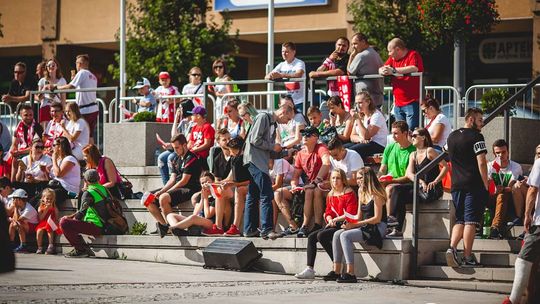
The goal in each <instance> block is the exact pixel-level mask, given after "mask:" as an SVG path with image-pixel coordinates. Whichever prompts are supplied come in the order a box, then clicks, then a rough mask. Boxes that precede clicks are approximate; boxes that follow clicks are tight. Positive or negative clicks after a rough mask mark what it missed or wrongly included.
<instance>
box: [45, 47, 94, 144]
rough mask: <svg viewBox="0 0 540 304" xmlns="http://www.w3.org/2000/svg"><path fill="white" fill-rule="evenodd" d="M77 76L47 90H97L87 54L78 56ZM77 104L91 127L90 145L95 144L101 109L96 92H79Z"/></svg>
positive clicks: (50, 86) (76, 94) (76, 95)
mask: <svg viewBox="0 0 540 304" xmlns="http://www.w3.org/2000/svg"><path fill="white" fill-rule="evenodd" d="M75 66H76V67H77V74H76V75H75V77H74V78H73V79H72V80H71V82H70V83H68V84H66V85H63V86H56V85H49V87H46V89H47V90H53V91H54V90H67V89H95V88H97V78H96V76H94V74H92V72H90V71H89V70H88V67H89V66H90V57H89V56H88V55H87V54H83V55H78V56H77V60H76V61H75ZM75 102H76V103H77V105H78V106H79V109H80V111H81V114H82V117H83V118H84V120H86V122H87V123H88V126H89V127H90V143H93V142H94V130H95V129H96V124H97V121H98V116H99V107H98V104H97V102H96V92H95V91H93V92H77V93H75Z"/></svg>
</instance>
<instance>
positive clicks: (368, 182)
mask: <svg viewBox="0 0 540 304" xmlns="http://www.w3.org/2000/svg"><path fill="white" fill-rule="evenodd" d="M357 174H361V175H362V177H363V179H362V183H361V184H359V185H358V186H359V188H358V198H359V199H360V202H361V203H362V204H367V203H369V201H370V200H371V199H372V198H375V197H379V198H380V199H381V200H383V201H386V191H385V190H384V187H383V186H382V185H381V183H380V182H379V179H378V178H377V174H375V171H373V169H371V168H369V167H364V168H363V169H360V170H359V171H358V173H357Z"/></svg>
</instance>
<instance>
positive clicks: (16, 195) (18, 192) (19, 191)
mask: <svg viewBox="0 0 540 304" xmlns="http://www.w3.org/2000/svg"><path fill="white" fill-rule="evenodd" d="M8 197H9V198H28V194H26V191H24V190H23V189H17V190H15V191H13V193H11V194H10V195H9V196H8Z"/></svg>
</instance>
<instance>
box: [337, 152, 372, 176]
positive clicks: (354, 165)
mask: <svg viewBox="0 0 540 304" xmlns="http://www.w3.org/2000/svg"><path fill="white" fill-rule="evenodd" d="M345 150H347V154H346V155H345V158H343V159H342V160H335V159H334V158H333V157H330V164H332V169H341V170H343V171H344V172H345V174H346V175H347V178H351V177H352V173H353V172H354V171H358V170H360V169H362V168H364V161H363V160H362V157H360V154H358V152H356V151H354V150H350V149H345Z"/></svg>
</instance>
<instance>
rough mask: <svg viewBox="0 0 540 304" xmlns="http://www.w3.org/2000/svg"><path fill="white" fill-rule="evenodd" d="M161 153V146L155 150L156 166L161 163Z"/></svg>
mask: <svg viewBox="0 0 540 304" xmlns="http://www.w3.org/2000/svg"><path fill="white" fill-rule="evenodd" d="M160 154H161V152H160V150H159V148H156V151H155V152H154V163H155V164H156V166H158V165H159V155H160Z"/></svg>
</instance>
